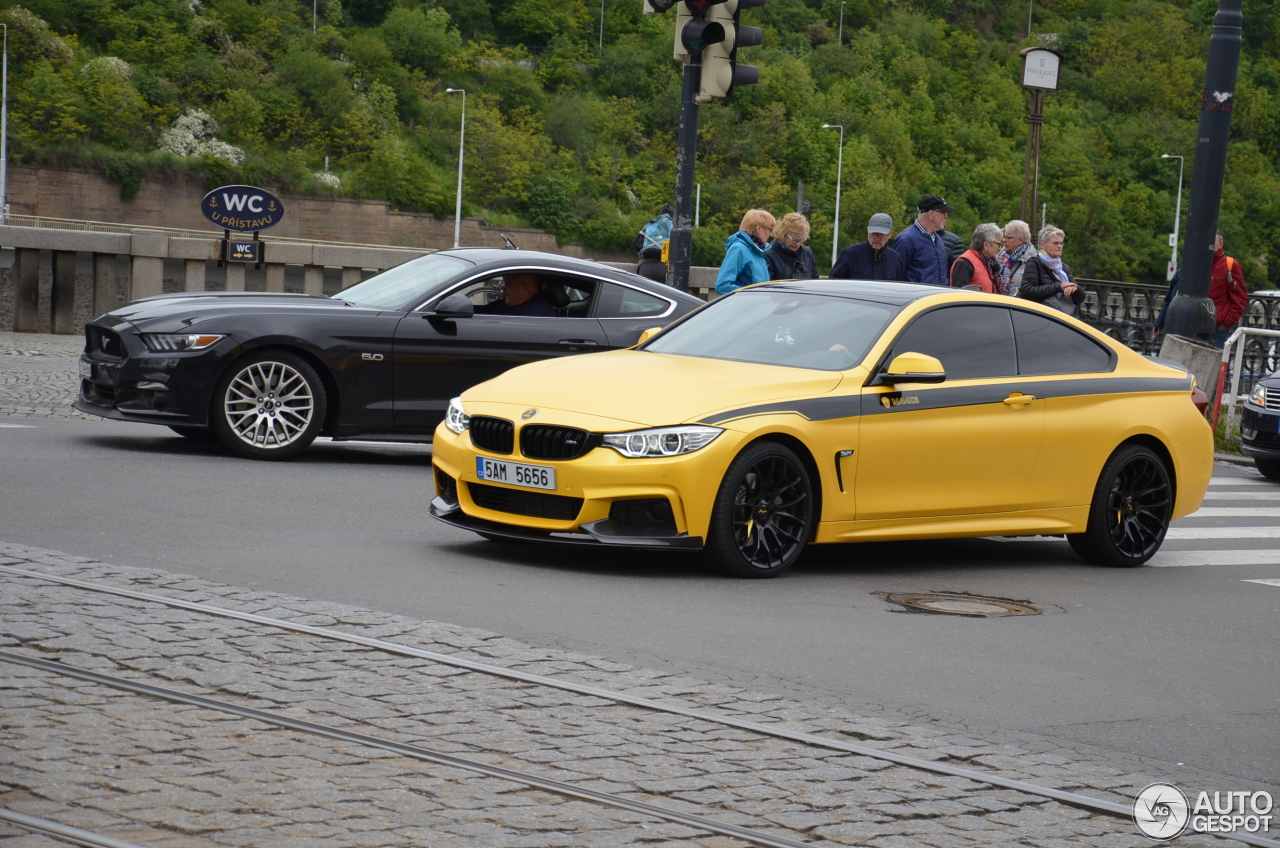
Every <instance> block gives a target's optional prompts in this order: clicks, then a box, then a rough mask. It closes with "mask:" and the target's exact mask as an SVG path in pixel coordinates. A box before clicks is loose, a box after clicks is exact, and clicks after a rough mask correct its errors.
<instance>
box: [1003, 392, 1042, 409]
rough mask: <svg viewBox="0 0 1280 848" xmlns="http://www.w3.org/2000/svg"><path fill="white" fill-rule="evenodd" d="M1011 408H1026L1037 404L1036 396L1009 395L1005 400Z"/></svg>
mask: <svg viewBox="0 0 1280 848" xmlns="http://www.w3.org/2000/svg"><path fill="white" fill-rule="evenodd" d="M1004 402H1005V403H1007V404H1009V406H1026V405H1027V404H1029V403H1035V402H1036V396H1035V395H1009V396H1008V397H1007V398H1005V399H1004Z"/></svg>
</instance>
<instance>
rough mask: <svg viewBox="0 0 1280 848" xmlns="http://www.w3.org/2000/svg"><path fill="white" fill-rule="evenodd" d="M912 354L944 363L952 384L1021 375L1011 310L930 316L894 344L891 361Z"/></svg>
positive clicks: (966, 309)
mask: <svg viewBox="0 0 1280 848" xmlns="http://www.w3.org/2000/svg"><path fill="white" fill-rule="evenodd" d="M908 351H912V352H915V353H923V354H925V355H927V356H932V357H935V358H936V359H938V360H939V361H941V362H942V367H943V369H944V370H946V372H947V380H949V381H950V380H972V379H978V378H982V377H1012V376H1014V375H1016V374H1017V373H1018V363H1017V359H1016V357H1015V355H1014V347H1013V325H1012V324H1011V322H1010V320H1009V310H1007V309H1004V308H1002V307H998V306H952V307H947V308H944V309H935V310H934V311H932V312H927V313H925V314H924V315H922V316H920V317H919V318H917V319H916V320H915V321H914V322H913V323H912V324H911V326H910V327H907V329H906V332H904V333H903V334H902V336H901V337H900V338H899V339H898V341H897V343H895V344H894V346H893V354H892V355H891V356H890V361H892V358H893V356H897V355H899V354H903V353H906V352H908Z"/></svg>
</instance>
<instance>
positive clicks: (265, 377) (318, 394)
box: [209, 349, 327, 459]
mask: <svg viewBox="0 0 1280 848" xmlns="http://www.w3.org/2000/svg"><path fill="white" fill-rule="evenodd" d="M326 409H327V405H326V401H325V391H324V383H322V382H321V380H320V375H319V374H317V373H316V371H315V369H314V368H312V367H311V365H310V364H309V363H308V362H307V361H306V360H305V359H303V358H302V357H301V356H298V355H297V354H295V353H290V352H289V351H285V350H271V349H268V350H263V351H259V352H257V353H251V354H249V355H248V356H245V357H242V358H240V359H238V360H236V361H235V362H233V363H232V364H231V366H230V367H229V368H227V370H226V371H225V372H224V373H223V375H222V377H221V379H219V380H218V383H217V386H216V387H215V388H214V390H213V408H212V409H211V410H210V416H209V423H210V426H211V427H212V428H213V431H214V433H215V434H216V435H217V437H218V441H220V442H222V444H223V445H225V446H226V447H227V448H228V449H229V450H230V451H231V452H232V453H236V454H239V455H240V456H243V457H247V458H249V459H288V458H290V457H293V456H296V455H297V454H299V453H301V452H302V451H304V450H306V449H307V447H308V446H309V445H310V444H311V443H312V442H313V441H315V438H316V436H318V435H320V428H321V427H323V426H324V419H325V413H326Z"/></svg>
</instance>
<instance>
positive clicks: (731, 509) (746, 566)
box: [707, 442, 814, 577]
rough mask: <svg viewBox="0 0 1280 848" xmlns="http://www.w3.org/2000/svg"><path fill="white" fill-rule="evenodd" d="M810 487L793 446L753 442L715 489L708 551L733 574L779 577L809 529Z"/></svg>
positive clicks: (806, 538) (791, 562)
mask: <svg viewBox="0 0 1280 848" xmlns="http://www.w3.org/2000/svg"><path fill="white" fill-rule="evenodd" d="M813 521H814V493H813V486H812V484H811V483H810V480H809V472H808V471H807V470H806V469H805V467H804V463H803V462H801V461H800V458H799V457H797V456H796V455H795V453H793V452H792V451H791V450H789V449H788V448H786V447H785V446H783V445H780V444H777V443H776V442H756V443H755V444H753V445H751V446H750V447H748V448H747V449H746V450H744V451H743V452H742V453H740V454H738V456H737V458H736V459H734V461H733V464H731V465H730V466H729V470H728V471H727V472H725V475H724V480H722V481H721V483H720V491H719V492H718V493H717V494H716V500H715V506H714V508H713V510H712V513H711V527H710V529H709V532H708V533H707V554H708V555H709V556H710V557H711V559H712V561H713V562H715V564H716V565H717V566H719V567H720V569H721V570H723V571H725V572H727V573H729V574H732V575H735V576H737V577H777V576H778V575H779V574H781V573H783V572H784V571H786V570H787V569H788V568H790V567H791V566H792V565H794V564H795V562H796V560H798V559H799V558H800V554H802V553H803V552H804V548H805V545H806V544H808V542H809V537H810V535H811V534H812V530H813Z"/></svg>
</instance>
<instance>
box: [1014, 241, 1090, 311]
mask: <svg viewBox="0 0 1280 848" xmlns="http://www.w3.org/2000/svg"><path fill="white" fill-rule="evenodd" d="M1066 238H1067V237H1066V234H1065V233H1063V232H1062V230H1060V229H1058V228H1057V227H1045V228H1044V229H1042V230H1041V231H1040V237H1039V238H1038V239H1037V242H1038V243H1039V245H1040V252H1039V253H1038V254H1036V255H1035V256H1033V257H1031V259H1029V260H1028V261H1027V267H1026V270H1025V271H1024V272H1023V273H1022V288H1021V289H1019V290H1018V297H1021V298H1024V299H1026V300H1031V301H1035V302H1036V303H1043V304H1044V305H1045V306H1052V307H1054V308H1056V309H1060V310H1062V311H1063V312H1065V313H1067V314H1068V315H1075V314H1076V307H1077V306H1079V305H1080V304H1081V303H1083V302H1084V290H1083V289H1081V288H1080V287H1079V286H1078V285H1076V278H1075V276H1074V275H1073V274H1072V273H1071V269H1070V268H1069V267H1068V266H1067V263H1065V262H1063V261H1062V248H1063V246H1064V245H1065V243H1066Z"/></svg>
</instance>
